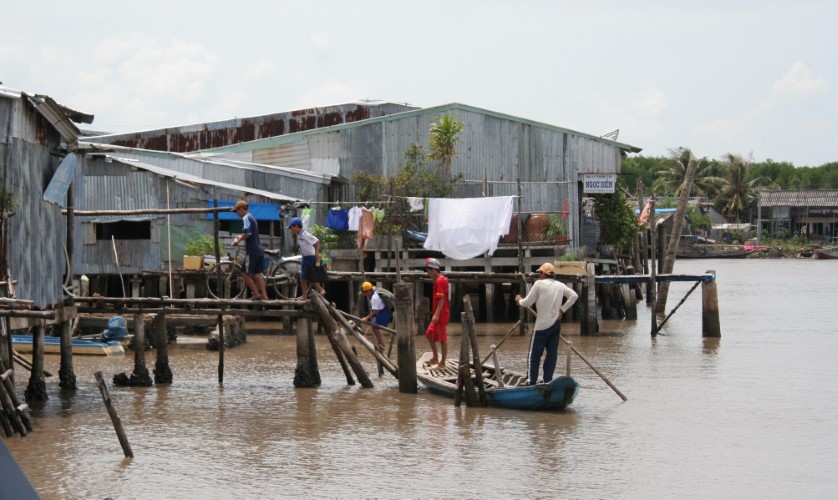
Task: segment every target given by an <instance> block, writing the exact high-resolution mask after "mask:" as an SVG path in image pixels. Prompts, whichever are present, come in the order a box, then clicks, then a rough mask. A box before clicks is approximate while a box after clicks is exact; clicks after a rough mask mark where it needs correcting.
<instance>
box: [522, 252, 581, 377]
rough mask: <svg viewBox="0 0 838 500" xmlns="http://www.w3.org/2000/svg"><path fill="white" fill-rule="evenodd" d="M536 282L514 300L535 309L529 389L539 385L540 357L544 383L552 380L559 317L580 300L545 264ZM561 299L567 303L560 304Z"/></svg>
mask: <svg viewBox="0 0 838 500" xmlns="http://www.w3.org/2000/svg"><path fill="white" fill-rule="evenodd" d="M538 273H539V276H538V280H537V281H536V282H535V283H534V284H533V286H532V288H531V289H530V293H528V294H527V296H526V297H524V298H521V296H520V295H516V296H515V302H517V303H518V305H520V306H526V307H529V306H532V305H535V308H536V319H535V327H534V328H535V331H534V332H533V334H532V339H531V340H530V351H529V354H528V355H527V374H528V383H529V385H535V384H536V383H538V365H540V364H541V356H542V355H543V354H544V351H547V356H546V357H545V358H544V383H545V384H546V383H547V382H550V381H551V380H553V372H555V371H556V362H557V360H558V357H559V337H560V336H561V331H562V316H563V315H564V313H565V312H567V310H568V309H570V307H571V306H572V305H573V304H574V302H576V299H577V298H579V296H578V295H577V294H576V292H574V291H573V289H571V288H570V287H568V286H567V285H565V284H564V283H562V282H561V281H557V280H556V276H555V275H556V268H555V267H554V266H553V264H550V263H549V262H545V263H544V264H542V265H541V267H539V268H538ZM562 299H566V300H565V301H564V304H562Z"/></svg>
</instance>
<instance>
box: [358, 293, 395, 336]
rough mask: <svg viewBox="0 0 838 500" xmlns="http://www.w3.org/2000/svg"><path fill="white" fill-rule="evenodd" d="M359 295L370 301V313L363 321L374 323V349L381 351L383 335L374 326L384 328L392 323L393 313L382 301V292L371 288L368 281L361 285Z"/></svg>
mask: <svg viewBox="0 0 838 500" xmlns="http://www.w3.org/2000/svg"><path fill="white" fill-rule="evenodd" d="M361 293H363V294H364V296H366V297H367V298H368V299H369V301H370V313H369V314H367V315H366V316H365V317H364V321H370V322H372V323H374V325H373V327H372V333H373V335H375V345H376V347H381V348H382V350H383V348H384V334H383V333H382V332H381V329H380V328H377V327H376V325H379V326H384V327H386V326H387V325H389V324H390V322H391V321H393V313H392V311H391V310H390V307H389V306H388V305H387V303H386V302H384V299H383V298H382V295H383V294H382V291H381V290H379V289H378V288H376V287H375V286H373V284H372V283H370V282H369V281H365V282H364V283H363V284H362V285H361Z"/></svg>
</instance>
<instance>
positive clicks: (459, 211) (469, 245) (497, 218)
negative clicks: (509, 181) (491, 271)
mask: <svg viewBox="0 0 838 500" xmlns="http://www.w3.org/2000/svg"><path fill="white" fill-rule="evenodd" d="M513 198H514V197H513V196H495V197H488V198H456V199H455V198H430V199H429V203H428V237H427V239H426V240H425V244H424V248H426V249H428V250H435V251H438V252H442V253H444V254H445V255H446V256H448V257H450V258H452V259H457V260H465V259H470V258H473V257H477V256H478V255H482V254H483V253H484V252H489V253H490V254H491V253H494V252H495V250H497V247H498V241H499V240H500V237H501V236H505V235H506V234H507V233H508V232H509V225H510V222H511V221H512V200H513Z"/></svg>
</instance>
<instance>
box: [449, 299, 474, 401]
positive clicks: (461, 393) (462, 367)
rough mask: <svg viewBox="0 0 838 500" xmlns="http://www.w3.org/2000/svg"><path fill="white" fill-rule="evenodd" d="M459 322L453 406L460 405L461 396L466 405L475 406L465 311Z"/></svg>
mask: <svg viewBox="0 0 838 500" xmlns="http://www.w3.org/2000/svg"><path fill="white" fill-rule="evenodd" d="M460 322H461V324H462V325H463V338H462V341H461V342H460V362H459V365H458V366H457V389H456V392H455V394H454V406H460V405H461V404H462V401H463V397H465V400H466V406H469V407H471V406H477V394H475V393H474V380H472V378H471V367H470V363H469V357H470V355H471V352H470V351H471V340H470V339H469V336H468V334H467V333H466V332H467V331H468V321H467V319H466V313H465V312H462V313H460Z"/></svg>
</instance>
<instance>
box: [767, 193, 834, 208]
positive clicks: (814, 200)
mask: <svg viewBox="0 0 838 500" xmlns="http://www.w3.org/2000/svg"><path fill="white" fill-rule="evenodd" d="M760 205H761V206H763V207H838V189H793V190H783V191H761V192H760Z"/></svg>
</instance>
